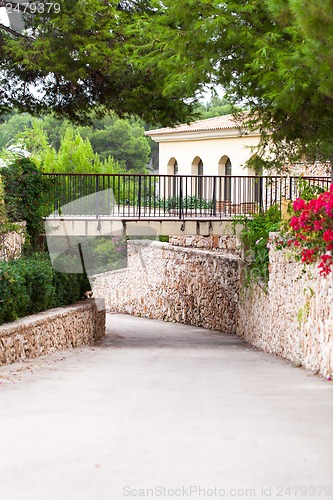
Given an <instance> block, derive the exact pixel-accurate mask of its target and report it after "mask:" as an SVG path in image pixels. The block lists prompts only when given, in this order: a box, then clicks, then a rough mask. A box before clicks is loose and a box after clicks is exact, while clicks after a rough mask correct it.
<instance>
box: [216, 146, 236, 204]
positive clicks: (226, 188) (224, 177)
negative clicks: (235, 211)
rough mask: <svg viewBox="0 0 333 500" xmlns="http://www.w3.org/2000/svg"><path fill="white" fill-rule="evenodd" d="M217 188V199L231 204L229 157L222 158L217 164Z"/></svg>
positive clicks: (230, 167) (230, 165)
mask: <svg viewBox="0 0 333 500" xmlns="http://www.w3.org/2000/svg"><path fill="white" fill-rule="evenodd" d="M218 174H219V176H220V178H219V186H218V189H217V192H218V196H219V199H220V200H221V201H224V202H228V203H230V202H231V199H232V179H231V176H232V164H231V160H230V158H229V156H226V155H224V156H222V157H221V159H220V161H219V164H218Z"/></svg>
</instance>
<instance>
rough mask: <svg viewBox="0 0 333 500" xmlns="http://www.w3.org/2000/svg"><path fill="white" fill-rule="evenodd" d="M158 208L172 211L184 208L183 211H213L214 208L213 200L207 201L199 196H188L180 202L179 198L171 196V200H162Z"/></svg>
mask: <svg viewBox="0 0 333 500" xmlns="http://www.w3.org/2000/svg"><path fill="white" fill-rule="evenodd" d="M156 206H159V207H160V208H163V209H165V210H172V209H175V208H180V207H182V208H183V210H199V209H203V210H211V209H213V207H214V202H213V200H205V199H204V198H199V197H198V196H186V197H185V198H182V200H180V198H179V196H170V197H169V198H160V199H158V200H157V203H156Z"/></svg>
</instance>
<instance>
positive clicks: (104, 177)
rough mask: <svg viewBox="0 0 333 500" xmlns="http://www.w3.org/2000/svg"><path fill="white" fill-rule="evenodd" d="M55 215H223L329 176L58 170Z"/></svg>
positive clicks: (258, 206)
mask: <svg viewBox="0 0 333 500" xmlns="http://www.w3.org/2000/svg"><path fill="white" fill-rule="evenodd" d="M44 175H46V176H48V177H52V178H54V179H56V182H55V183H54V185H55V192H54V215H57V214H59V215H64V216H65V215H67V216H70V215H71V216H96V217H102V216H112V217H121V218H137V219H142V218H158V217H159V218H165V217H170V218H178V219H184V218H190V217H194V218H195V217H196V218H204V217H210V218H212V217H214V218H225V217H231V216H233V215H236V214H253V213H258V212H260V211H265V210H267V209H268V208H269V207H270V206H272V205H274V204H277V205H280V204H281V199H282V198H283V197H284V198H286V199H290V200H294V199H295V198H296V197H297V196H298V194H299V191H300V187H301V184H300V183H302V188H303V189H304V184H309V185H313V186H318V187H320V188H322V189H324V190H327V189H328V188H329V186H330V183H331V178H330V177H302V178H299V177H287V176H284V177H282V176H197V175H144V174H140V175H135V174H131V175H127V174H56V173H45V174H44Z"/></svg>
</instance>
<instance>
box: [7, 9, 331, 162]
mask: <svg viewBox="0 0 333 500" xmlns="http://www.w3.org/2000/svg"><path fill="white" fill-rule="evenodd" d="M45 5H46V3H45ZM59 6H60V12H58V13H57V12H55V11H54V10H52V9H51V12H50V13H47V14H46V13H45V12H44V13H42V14H36V15H30V14H29V15H26V16H25V21H26V25H27V30H26V31H25V32H24V33H23V34H22V36H18V35H17V34H15V33H12V32H11V31H10V30H9V32H8V29H7V30H6V29H5V28H4V27H2V30H0V33H1V34H0V56H1V62H0V71H1V75H2V76H1V80H2V81H1V82H0V83H1V89H2V94H1V97H0V106H1V109H2V110H5V109H6V108H8V107H10V106H13V105H15V106H17V107H19V108H20V109H28V110H29V109H30V110H32V111H34V112H36V111H37V112H38V111H42V110H43V109H46V108H52V109H53V110H55V111H56V113H58V114H62V115H63V116H68V117H70V118H74V119H81V118H84V117H86V116H87V115H89V113H90V111H91V109H94V110H95V112H96V113H99V114H102V113H103V112H104V111H105V109H113V110H114V111H115V112H116V113H118V114H120V115H122V114H129V113H131V114H137V115H139V116H143V117H144V118H145V119H146V121H148V122H149V123H160V124H163V125H173V124H176V123H179V122H184V121H189V120H190V119H191V118H192V117H193V116H194V115H193V111H194V110H195V104H196V98H197V97H198V95H199V94H200V92H201V91H202V90H203V88H204V87H205V86H207V85H208V86H211V87H214V86H216V85H222V87H223V88H224V89H225V90H226V93H227V94H226V95H227V97H228V99H229V100H231V101H232V102H233V103H235V104H236V105H237V104H238V105H242V106H246V107H247V108H248V109H249V110H250V113H249V114H248V115H247V124H248V126H252V127H256V128H259V129H260V130H261V132H262V147H263V149H264V147H265V145H266V144H267V143H268V142H270V146H271V151H272V152H273V158H272V159H273V160H275V164H276V165H278V164H280V165H281V164H284V163H285V162H287V161H297V160H299V159H300V158H302V157H304V156H306V157H308V158H312V159H313V160H327V159H330V158H332V157H333V146H332V141H331V135H332V130H333V71H332V66H333V58H332V49H333V28H332V26H333V23H332V21H333V4H332V2H331V0H320V2H319V1H317V0H224V1H221V0H183V1H182V2H181V3H179V2H175V1H174V0H163V1H161V0H119V1H111V0H110V1H104V0H103V1H102V0H77V1H76V2H72V1H70V0H59ZM0 28H1V26H0ZM36 89H38V92H36ZM273 163H274V161H273Z"/></svg>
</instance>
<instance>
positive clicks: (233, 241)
mask: <svg viewBox="0 0 333 500" xmlns="http://www.w3.org/2000/svg"><path fill="white" fill-rule="evenodd" d="M169 243H170V244H171V245H174V246H181V247H187V248H201V249H205V250H214V251H216V252H220V253H232V254H234V255H240V253H241V242H240V239H239V238H238V237H237V236H234V235H232V234H225V235H222V236H217V235H210V236H202V235H196V236H170V238H169Z"/></svg>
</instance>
